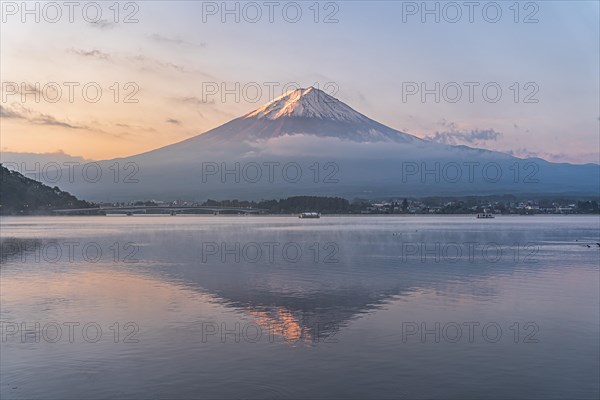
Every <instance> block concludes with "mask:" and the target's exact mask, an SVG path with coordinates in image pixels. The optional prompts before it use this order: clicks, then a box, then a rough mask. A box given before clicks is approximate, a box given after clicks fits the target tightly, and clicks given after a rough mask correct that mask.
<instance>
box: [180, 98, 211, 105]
mask: <svg viewBox="0 0 600 400" xmlns="http://www.w3.org/2000/svg"><path fill="white" fill-rule="evenodd" d="M173 100H175V101H177V102H179V103H185V104H192V105H196V106H201V105H205V104H215V100H214V99H211V100H209V101H207V100H202V99H201V98H199V97H195V96H178V97H174V98H173Z"/></svg>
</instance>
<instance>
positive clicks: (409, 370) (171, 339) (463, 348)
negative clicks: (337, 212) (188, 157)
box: [0, 217, 600, 398]
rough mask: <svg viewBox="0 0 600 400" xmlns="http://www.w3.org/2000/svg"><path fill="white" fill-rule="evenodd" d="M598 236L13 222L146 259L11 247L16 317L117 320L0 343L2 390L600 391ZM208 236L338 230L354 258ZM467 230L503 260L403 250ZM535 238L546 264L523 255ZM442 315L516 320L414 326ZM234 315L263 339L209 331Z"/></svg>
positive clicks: (198, 220) (342, 222)
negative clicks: (529, 328)
mask: <svg viewBox="0 0 600 400" xmlns="http://www.w3.org/2000/svg"><path fill="white" fill-rule="evenodd" d="M92 223H93V224H96V225H97V226H98V228H97V229H93V228H89V227H90V226H92V225H91V224H92ZM598 236H599V229H598V218H597V217H550V218H548V217H525V218H522V217H521V218H519V217H515V218H510V217H509V218H497V219H496V220H494V221H483V222H481V221H476V220H474V219H472V218H471V217H396V218H381V217H367V218H360V217H331V218H322V219H321V220H312V221H303V220H298V219H297V218H293V217H289V218H286V217H279V218H276V217H237V218H236V217H129V218H126V217H95V218H86V217H83V218H68V217H56V218H11V219H3V220H2V240H3V250H5V249H6V247H5V246H4V245H5V244H6V242H7V241H13V242H19V241H20V240H25V241H27V243H29V244H31V243H37V245H38V246H41V248H44V245H45V244H47V243H56V242H58V243H62V242H64V241H70V240H78V241H79V242H80V243H85V242H92V241H93V242H94V243H98V244H99V245H100V247H101V248H102V249H103V250H107V249H109V248H110V246H111V245H112V244H114V243H115V242H117V243H119V245H122V244H124V243H128V242H132V243H136V244H137V245H139V251H138V252H137V253H136V254H135V259H136V260H138V262H135V263H129V262H123V260H122V259H120V260H119V262H114V260H113V259H112V257H113V255H114V254H113V253H112V252H110V251H106V257H103V258H102V259H101V260H100V261H98V262H95V263H91V262H86V261H85V260H83V259H82V257H81V254H79V253H77V252H75V260H74V261H73V262H55V263H48V262H32V260H33V259H32V258H31V257H30V256H28V257H27V258H26V260H27V261H26V262H23V261H22V258H21V257H22V254H18V253H14V254H12V253H11V254H8V255H7V254H3V259H2V265H1V266H0V268H1V270H0V271H1V274H2V281H1V283H2V290H1V293H0V294H1V304H2V308H1V314H2V316H1V320H2V321H3V322H4V323H7V322H21V321H40V322H41V323H47V322H49V321H59V322H64V321H82V323H85V322H89V321H95V322H97V323H98V324H100V325H101V326H102V327H103V329H104V328H105V331H106V332H105V335H103V337H102V340H100V341H99V342H98V343H94V344H90V343H82V342H81V340H80V341H79V342H77V341H75V343H67V342H65V341H61V342H59V343H54V344H52V343H44V342H43V341H42V342H41V343H20V342H19V340H16V341H15V340H13V341H10V340H9V341H8V342H7V343H2V350H3V357H2V365H1V366H2V375H3V383H2V386H1V390H2V394H3V397H4V395H7V396H9V397H12V396H13V395H16V396H22V397H54V398H57V397H60V398H62V397H80V396H82V395H84V394H85V397H107V396H119V395H120V396H125V395H126V396H127V397H147V396H148V395H149V394H151V395H152V396H155V395H156V396H160V395H162V396H170V397H186V396H188V397H189V396H195V397H198V396H200V394H206V397H219V396H222V397H265V396H266V397H269V396H271V397H273V396H276V397H277V396H281V397H286V396H287V397H304V396H309V395H310V393H321V394H322V396H323V397H328V396H336V397H340V396H342V397H361V396H370V397H374V396H375V397H382V396H386V395H387V396H389V397H396V396H398V395H402V394H404V395H406V396H409V397H440V396H441V397H478V396H480V395H482V394H489V393H490V392H492V393H496V394H497V396H498V397H499V398H500V397H503V398H506V397H513V398H514V397H523V396H524V395H526V397H540V398H547V397H549V396H558V397H586V396H588V397H589V396H590V395H594V394H597V393H598V387H599V385H598V379H597V375H598V371H599V368H598V356H599V347H598V340H597V339H598V334H599V321H598V308H599V307H598V302H599V294H598V293H599V281H598V262H599V261H598V260H599V255H600V249H598V248H588V247H587V246H585V243H595V242H597V241H598ZM61 241H62V242H61ZM208 242H211V243H212V242H215V243H218V244H220V243H228V244H232V243H236V242H240V243H241V244H242V245H243V244H244V243H248V242H256V243H263V242H279V243H287V242H294V243H298V244H299V245H300V246H301V248H302V249H307V248H308V246H310V245H311V244H312V243H315V242H316V243H318V244H320V245H322V244H324V243H329V242H334V243H336V244H337V245H338V246H339V248H338V251H337V254H336V256H337V258H338V259H339V262H337V263H325V262H323V254H319V257H317V259H315V257H314V254H313V253H310V252H307V253H306V256H303V257H301V258H300V260H299V261H298V262H295V263H292V262H287V261H286V260H285V259H284V258H283V257H281V256H279V257H277V256H276V257H275V258H274V260H273V261H272V262H266V261H265V260H262V261H261V262H256V263H252V262H248V261H247V260H244V259H243V257H242V259H241V260H240V262H239V263H236V262H232V260H233V257H231V256H230V257H229V258H227V259H226V260H225V262H223V261H222V259H221V258H220V255H219V254H217V255H216V256H214V257H208V259H207V260H206V262H202V244H203V243H208ZM466 242H478V243H494V244H497V245H498V246H499V247H501V248H502V251H503V257H501V259H500V260H499V261H498V262H493V263H492V262H486V261H485V260H484V259H483V258H482V257H481V256H479V257H478V256H477V255H476V256H475V258H474V260H473V261H472V262H471V261H470V260H469V259H467V258H466V257H463V258H461V259H460V260H458V261H457V262H455V263H448V262H443V260H442V261H441V262H436V261H435V257H433V258H432V257H426V258H425V260H423V259H422V255H421V254H419V253H417V254H411V255H409V256H407V257H406V258H403V247H402V246H403V244H404V245H406V244H418V245H421V246H424V245H425V244H430V245H431V244H435V243H440V244H441V245H442V246H443V245H447V244H449V243H466ZM530 242H531V243H535V244H536V245H537V248H538V251H537V252H536V254H535V256H534V259H535V260H537V261H538V262H535V263H525V262H521V261H522V258H520V259H519V260H518V261H515V258H514V256H515V250H516V249H521V248H522V246H523V245H525V244H527V243H530ZM19 243H20V242H19ZM32 246H33V248H35V246H36V245H35V244H33V245H32ZM430 248H431V247H430ZM4 253H6V251H5V252H4ZM120 257H122V254H120ZM117 321H118V322H120V324H121V329H122V326H123V324H125V323H126V322H128V321H134V322H135V323H136V324H138V325H139V333H138V334H137V337H138V338H139V340H140V341H139V343H114V341H113V337H112V336H110V335H112V333H113V332H112V331H110V330H109V327H110V326H111V324H113V323H114V322H117ZM436 321H437V322H441V324H442V325H443V324H445V323H448V322H451V321H456V322H458V323H462V322H466V321H481V323H482V324H484V323H486V322H490V321H495V322H497V323H498V324H499V325H500V326H501V327H502V329H503V332H504V333H503V337H502V340H501V341H500V342H498V343H494V344H491V343H487V342H484V341H483V342H482V341H481V340H479V341H475V342H474V343H467V342H466V341H464V340H463V341H461V342H459V343H454V344H450V343H445V342H444V341H443V340H442V342H441V343H435V342H426V343H421V342H420V341H419V340H418V338H419V336H416V337H413V338H411V339H412V340H411V341H409V342H408V343H406V342H403V341H402V323H403V322H417V323H421V322H425V323H426V324H428V325H427V326H433V324H435V322H436ZM530 321H533V322H535V323H536V324H537V325H538V326H539V328H540V330H539V332H538V337H539V339H540V342H539V343H536V344H525V343H518V344H515V343H513V341H512V339H513V337H512V336H511V335H513V332H512V331H511V330H510V326H511V325H512V324H513V323H514V322H519V323H520V324H521V326H522V325H523V324H525V323H527V322H530ZM236 323H239V324H241V327H242V329H244V328H246V327H249V326H250V325H251V326H252V329H256V328H255V327H256V326H258V327H260V328H262V330H263V336H262V337H261V338H260V340H258V341H257V342H256V343H251V342H250V341H248V340H241V341H240V342H239V343H237V342H236V341H235V340H233V337H232V336H228V337H226V339H227V340H225V342H224V343H223V342H222V340H221V335H220V333H217V334H214V335H210V336H208V338H207V340H203V334H205V333H206V332H205V331H204V329H205V328H206V324H212V326H213V327H214V326H217V327H219V329H220V327H221V324H225V326H226V327H227V328H229V329H231V328H233V327H235V324H236ZM121 333H122V334H123V333H125V332H121ZM205 339H206V338H205ZM242 339H243V338H242ZM332 339H333V340H332ZM431 382H438V383H437V384H436V385H432V384H431ZM65 383H68V385H65ZM13 388H15V389H13ZM90 391H91V392H92V393H93V395H90ZM592 397H593V396H592ZM596 397H597V396H596Z"/></svg>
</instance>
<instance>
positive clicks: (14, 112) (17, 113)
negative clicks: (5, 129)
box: [0, 104, 89, 129]
mask: <svg viewBox="0 0 600 400" xmlns="http://www.w3.org/2000/svg"><path fill="white" fill-rule="evenodd" d="M0 115H1V116H2V118H14V119H22V120H26V121H28V122H30V123H32V124H34V125H49V126H60V127H63V128H68V129H89V128H88V127H86V126H83V125H77V124H73V123H71V122H67V121H61V120H59V119H57V118H55V117H53V116H52V115H49V114H43V113H40V112H37V111H34V110H32V109H30V108H27V107H24V106H22V105H20V104H13V105H12V107H11V108H8V107H6V106H1V105H0Z"/></svg>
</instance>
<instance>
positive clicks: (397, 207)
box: [361, 200, 580, 214]
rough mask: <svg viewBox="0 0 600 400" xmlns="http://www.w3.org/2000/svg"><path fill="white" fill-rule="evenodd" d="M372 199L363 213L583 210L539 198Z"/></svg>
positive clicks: (565, 212) (550, 212)
mask: <svg viewBox="0 0 600 400" xmlns="http://www.w3.org/2000/svg"><path fill="white" fill-rule="evenodd" d="M407 203H408V204H406V203H405V204H403V203H402V200H400V201H377V202H371V203H370V204H369V205H368V206H367V207H366V209H365V210H362V211H361V213H363V214H380V213H384V214H469V213H473V214H476V213H481V212H489V213H493V214H575V213H578V212H579V211H580V210H578V208H577V204H575V203H572V202H564V203H559V202H552V203H544V202H541V203H540V202H538V201H536V200H529V201H520V202H500V201H496V202H481V203H479V204H476V205H471V204H466V202H464V201H446V202H441V203H440V204H435V205H432V204H431V202H428V204H426V203H425V202H423V201H420V200H408V201H407Z"/></svg>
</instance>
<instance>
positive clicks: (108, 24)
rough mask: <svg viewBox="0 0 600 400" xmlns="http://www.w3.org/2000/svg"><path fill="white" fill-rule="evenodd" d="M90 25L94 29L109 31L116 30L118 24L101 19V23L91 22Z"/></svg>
mask: <svg viewBox="0 0 600 400" xmlns="http://www.w3.org/2000/svg"><path fill="white" fill-rule="evenodd" d="M89 25H90V26H91V27H92V28H96V29H102V30H108V29H112V28H115V27H116V26H117V23H116V22H114V21H109V20H107V19H101V20H100V21H97V22H90V23H89Z"/></svg>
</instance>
